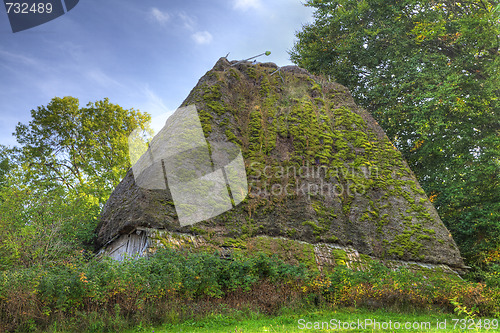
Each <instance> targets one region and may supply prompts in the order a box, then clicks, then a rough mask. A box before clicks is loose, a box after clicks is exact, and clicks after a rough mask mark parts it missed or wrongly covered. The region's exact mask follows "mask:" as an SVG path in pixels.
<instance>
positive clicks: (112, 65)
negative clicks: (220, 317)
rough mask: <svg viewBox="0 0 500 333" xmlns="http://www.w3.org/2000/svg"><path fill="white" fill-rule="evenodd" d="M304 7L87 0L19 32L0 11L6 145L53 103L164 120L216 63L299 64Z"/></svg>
mask: <svg viewBox="0 0 500 333" xmlns="http://www.w3.org/2000/svg"><path fill="white" fill-rule="evenodd" d="M303 2H304V0H272V1H266V0H210V1H206V0H185V1H154V0H141V1H137V0H106V1H99V2H98V1H91V0H81V1H80V3H79V4H78V5H77V6H76V7H75V8H74V9H73V10H71V11H70V12H68V13H67V14H65V15H63V16H61V17H59V18H57V19H55V20H53V21H50V22H48V23H46V24H43V25H40V26H38V27H35V28H32V29H29V30H25V31H21V32H18V33H12V30H11V28H10V25H9V21H8V17H7V14H6V11H5V10H4V8H3V6H2V7H0V144H4V145H15V144H16V141H15V138H14V137H13V136H12V132H13V131H14V129H15V126H16V124H17V123H18V122H22V123H28V122H29V120H30V110H31V109H35V108H36V107H37V106H40V105H46V104H47V103H49V102H50V100H51V99H52V98H53V97H56V96H57V97H63V96H74V97H77V98H79V99H80V104H81V105H85V104H87V103H88V102H90V101H96V100H101V99H103V98H105V97H108V98H109V99H110V101H111V102H112V103H115V104H119V105H121V106H122V107H124V108H135V109H139V110H141V111H146V112H148V113H150V114H152V115H153V116H154V117H157V119H158V116H159V117H160V118H161V116H162V115H163V117H164V118H166V117H165V115H168V114H170V113H172V112H173V111H175V109H176V108H177V107H178V106H179V105H180V104H181V102H182V101H183V100H184V99H185V98H186V97H187V95H188V93H189V91H190V90H191V89H192V88H193V87H194V86H195V84H196V83H197V81H198V79H199V78H200V77H201V76H202V75H203V74H205V73H206V72H207V71H208V70H210V69H211V68H212V67H213V65H214V64H215V62H216V61H217V59H219V58H220V57H223V56H225V55H226V54H227V53H230V54H229V57H228V58H229V59H230V60H233V59H236V60H241V59H245V58H249V57H251V56H254V55H257V54H259V53H262V52H265V51H267V50H269V51H271V52H272V54H271V55H270V56H269V57H265V58H260V59H259V60H261V61H271V62H275V63H276V64H278V65H279V66H284V65H288V64H290V60H289V56H288V53H287V51H288V50H290V48H291V47H292V45H293V41H294V39H295V36H294V33H295V31H297V30H300V29H301V27H302V25H303V24H305V23H307V22H310V21H311V20H312V10H311V9H310V8H307V7H305V6H304V5H303Z"/></svg>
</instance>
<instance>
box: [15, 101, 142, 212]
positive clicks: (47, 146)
mask: <svg viewBox="0 0 500 333" xmlns="http://www.w3.org/2000/svg"><path fill="white" fill-rule="evenodd" d="M31 117H32V120H31V121H30V122H29V123H28V124H27V125H25V124H21V123H19V124H18V125H17V127H16V132H15V133H14V135H15V136H16V139H17V141H18V142H19V143H20V144H21V148H22V154H23V156H22V157H23V162H24V163H23V165H22V166H23V169H24V173H25V176H26V183H29V184H35V185H37V186H44V187H47V188H51V187H54V186H58V185H64V186H65V187H66V188H68V190H70V191H72V192H73V193H75V192H77V193H86V194H89V195H92V196H94V197H96V198H98V200H99V202H100V203H104V202H105V201H106V199H107V198H108V196H109V194H110V193H111V191H112V190H113V189H114V187H115V186H116V185H117V184H118V182H119V181H120V180H121V179H122V178H123V176H124V175H125V173H126V172H127V170H128V169H129V167H130V162H129V156H128V135H130V134H131V133H132V131H133V130H134V129H136V128H138V127H142V128H144V127H145V125H146V123H147V121H148V120H149V119H150V116H149V115H148V114H145V113H141V112H139V111H136V110H134V109H130V110H125V109H123V108H121V107H120V106H119V105H116V104H111V103H110V102H109V100H108V99H104V100H102V101H97V102H94V103H88V104H87V106H86V107H80V105H79V101H78V99H76V98H74V97H64V98H59V97H55V98H53V99H52V100H51V102H50V103H49V104H48V105H47V106H40V107H38V108H37V109H35V110H31Z"/></svg>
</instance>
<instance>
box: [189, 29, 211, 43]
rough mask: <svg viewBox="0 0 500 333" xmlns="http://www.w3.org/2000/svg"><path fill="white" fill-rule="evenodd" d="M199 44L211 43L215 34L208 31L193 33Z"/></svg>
mask: <svg viewBox="0 0 500 333" xmlns="http://www.w3.org/2000/svg"><path fill="white" fill-rule="evenodd" d="M191 37H192V38H193V39H194V41H195V42H196V43H197V44H210V42H212V39H213V36H212V34H211V33H210V32H208V31H198V32H197V33H194V34H192V35H191Z"/></svg>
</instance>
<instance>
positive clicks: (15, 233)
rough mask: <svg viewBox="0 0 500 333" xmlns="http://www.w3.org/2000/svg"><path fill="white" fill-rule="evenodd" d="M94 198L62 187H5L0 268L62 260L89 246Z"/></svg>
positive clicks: (0, 212) (0, 208)
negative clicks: (69, 191) (47, 190)
mask: <svg viewBox="0 0 500 333" xmlns="http://www.w3.org/2000/svg"><path fill="white" fill-rule="evenodd" d="M98 214H99V205H98V201H97V200H96V199H95V198H93V197H91V196H88V195H83V194H80V195H71V194H67V193H65V191H64V190H63V189H62V188H56V189H53V190H52V191H50V192H44V191H40V190H36V189H28V188H25V187H22V188H17V187H13V186H11V187H9V188H7V189H4V190H3V191H2V192H0V233H1V234H2V237H0V271H1V270H5V269H8V268H13V267H29V266H32V265H37V264H42V263H45V264H47V263H54V262H62V261H64V260H66V259H67V258H68V257H71V256H74V255H75V253H78V252H80V251H82V250H83V249H84V248H85V247H87V248H89V247H91V246H90V245H91V244H92V240H93V237H94V234H93V231H94V229H95V225H96V222H97V217H98Z"/></svg>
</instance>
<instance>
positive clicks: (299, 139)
mask: <svg viewBox="0 0 500 333" xmlns="http://www.w3.org/2000/svg"><path fill="white" fill-rule="evenodd" d="M233 64H234V62H233ZM189 105H195V106H196V110H197V112H198V115H199V118H200V120H201V127H202V129H203V133H204V135H205V137H206V139H207V141H208V142H210V143H212V144H215V143H218V144H224V143H229V142H231V143H234V144H235V145H236V146H237V147H239V148H241V151H242V153H243V158H244V163H245V166H246V173H247V182H248V187H249V195H248V196H247V198H246V199H245V200H244V201H243V202H242V203H240V204H239V205H237V206H236V207H234V208H233V209H231V210H229V211H227V212H225V213H223V214H221V215H218V216H216V217H213V218H210V219H207V220H206V221H203V222H200V223H197V224H195V225H188V226H181V224H180V223H179V218H178V216H177V213H176V208H175V206H174V202H173V201H174V200H173V199H172V194H171V193H170V191H169V189H168V188H167V189H166V190H165V189H156V190H151V189H145V188H141V187H139V186H137V184H136V177H134V174H133V170H132V169H131V170H129V171H128V173H127V175H126V177H125V178H124V179H123V181H122V182H121V183H120V184H119V185H118V186H117V188H116V190H115V191H114V192H113V194H112V195H111V197H110V199H109V201H108V202H107V203H106V205H105V207H104V209H103V212H102V215H101V223H100V224H99V226H98V229H97V231H98V245H99V246H102V245H104V244H106V243H107V242H109V241H110V240H112V239H113V238H114V237H116V236H117V235H119V234H122V233H127V232H129V231H131V230H133V229H134V228H135V227H137V226H142V227H151V228H161V229H167V230H170V231H182V232H196V233H198V234H202V235H204V236H205V237H206V238H211V237H233V238H246V237H250V236H255V235H268V236H283V237H287V238H291V239H298V240H304V241H307V242H312V243H315V242H325V243H337V244H341V245H351V246H353V247H354V248H356V249H357V250H358V251H359V252H360V253H364V254H368V255H373V256H376V257H379V258H392V259H401V260H415V261H420V262H428V263H440V264H441V263H442V264H447V265H450V266H452V267H461V266H463V262H462V259H461V257H460V253H459V251H458V249H457V247H456V245H455V242H454V241H453V239H452V237H451V235H450V233H449V232H448V230H447V229H446V228H445V226H444V225H443V223H442V221H441V220H440V218H439V216H438V214H437V212H436V210H435V208H434V207H433V205H432V203H431V202H430V201H429V200H428V198H427V197H426V195H425V193H424V191H423V190H422V189H421V187H420V185H419V184H418V182H417V180H416V179H415V176H414V175H413V173H412V172H411V170H410V169H409V167H408V165H407V164H406V162H405V161H404V159H403V158H402V155H401V153H400V152H399V151H397V150H396V149H395V148H394V146H393V145H392V144H391V142H390V141H389V140H388V138H387V137H386V135H385V134H384V132H383V130H382V128H381V127H380V126H379V125H378V124H377V122H376V121H375V120H374V119H373V118H372V117H371V116H370V115H369V114H368V113H367V112H366V111H365V110H363V109H360V108H359V107H358V106H357V105H356V104H355V103H354V101H353V99H352V97H351V95H350V93H349V92H348V90H347V89H346V88H345V87H343V86H341V85H339V84H336V83H333V82H328V81H327V80H325V79H324V78H320V77H315V76H312V75H310V74H309V73H307V72H306V71H305V70H303V69H300V68H298V67H295V66H287V67H282V68H280V69H279V70H278V67H277V66H276V65H274V64H271V63H264V64H256V65H253V64H249V63H241V64H238V65H236V66H231V63H230V62H228V61H227V60H226V59H225V58H221V59H220V60H219V61H218V62H217V64H216V65H215V66H214V68H213V69H212V70H210V71H209V72H207V73H206V74H205V75H204V76H203V77H202V78H201V79H200V80H199V82H198V84H197V85H196V87H194V88H193V90H192V91H191V93H190V94H189V96H188V97H187V98H186V100H185V101H184V102H183V104H182V106H189ZM136 176H138V175H136Z"/></svg>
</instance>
